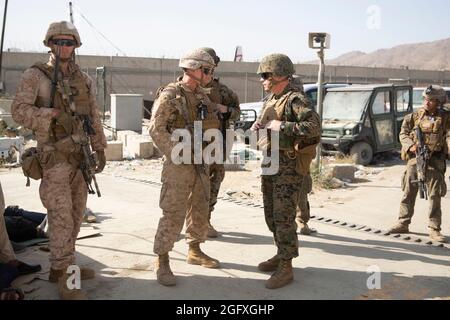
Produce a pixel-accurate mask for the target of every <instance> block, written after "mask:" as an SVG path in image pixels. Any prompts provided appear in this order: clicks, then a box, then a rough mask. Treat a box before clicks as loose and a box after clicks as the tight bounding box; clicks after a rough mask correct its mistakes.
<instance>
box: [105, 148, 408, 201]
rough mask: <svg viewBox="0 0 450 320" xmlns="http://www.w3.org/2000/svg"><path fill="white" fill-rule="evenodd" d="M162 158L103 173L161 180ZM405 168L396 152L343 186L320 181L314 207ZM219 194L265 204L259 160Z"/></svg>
mask: <svg viewBox="0 0 450 320" xmlns="http://www.w3.org/2000/svg"><path fill="white" fill-rule="evenodd" d="M322 161H323V162H322V165H323V168H324V169H323V170H326V167H327V166H328V165H329V164H333V163H350V161H349V160H348V159H344V160H336V159H334V158H333V157H324V158H323V160H322ZM162 163H163V161H162V158H155V159H150V160H131V161H110V162H108V163H107V166H106V168H105V171H104V173H107V174H112V175H117V176H122V177H131V178H139V179H148V180H153V181H160V180H161V171H162ZM403 170H404V162H403V161H402V160H401V159H400V156H399V154H398V153H396V152H392V153H385V154H381V155H378V156H377V157H376V158H375V159H374V161H373V164H372V165H370V166H367V167H363V166H357V171H356V173H355V179H353V180H352V181H345V182H342V184H341V185H339V186H335V187H334V188H332V189H328V188H323V187H321V186H320V185H318V184H317V183H315V184H314V186H313V192H312V193H311V194H310V195H309V197H310V202H311V205H312V207H322V206H323V205H324V204H325V203H327V202H329V201H330V200H333V201H334V200H335V199H341V200H342V201H343V200H344V198H345V196H346V195H347V194H348V193H349V192H350V189H349V188H348V187H350V186H351V187H352V189H353V188H355V187H357V186H358V184H359V183H366V182H374V181H377V180H379V179H381V180H386V179H388V180H389V183H394V184H395V183H398V185H400V177H401V174H402V172H403ZM219 196H222V197H225V198H228V197H231V198H234V199H236V200H246V201H252V202H255V203H262V193H261V176H260V162H259V161H247V162H245V170H238V171H233V170H231V171H230V170H227V171H226V174H225V179H224V181H223V182H222V186H221V189H220V192H219Z"/></svg>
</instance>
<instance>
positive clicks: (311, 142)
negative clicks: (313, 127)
mask: <svg viewBox="0 0 450 320" xmlns="http://www.w3.org/2000/svg"><path fill="white" fill-rule="evenodd" d="M302 97H303V95H302V93H301V92H300V91H289V92H287V93H286V94H285V95H283V96H282V97H280V98H279V99H274V98H275V97H274V95H273V94H272V95H271V96H270V97H269V98H268V99H267V101H266V102H265V103H264V109H263V111H262V113H261V116H260V118H259V119H258V120H259V121H260V122H261V123H263V124H264V125H265V124H267V122H269V121H270V120H278V121H288V122H297V119H295V118H292V117H290V116H289V114H288V112H286V111H287V108H290V107H291V106H292V103H293V101H294V100H295V99H297V98H302ZM267 138H268V143H267V147H268V148H270V135H268V137H267ZM319 142H320V137H318V138H299V137H295V136H288V135H285V134H283V133H280V140H279V149H280V151H282V152H283V153H284V154H285V155H287V156H288V157H289V158H291V159H292V160H294V159H295V160H296V166H295V170H296V172H297V173H298V174H300V175H303V176H304V175H307V174H309V171H310V170H309V168H310V165H311V162H312V159H314V157H315V156H316V147H317V145H318V144H319ZM258 143H259V144H260V143H261V142H260V141H259V142H258ZM263 143H264V142H263Z"/></svg>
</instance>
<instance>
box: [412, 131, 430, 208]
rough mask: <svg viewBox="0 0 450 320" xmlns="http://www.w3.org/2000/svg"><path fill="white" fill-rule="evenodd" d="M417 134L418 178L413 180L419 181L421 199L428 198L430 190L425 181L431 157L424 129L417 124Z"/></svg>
mask: <svg viewBox="0 0 450 320" xmlns="http://www.w3.org/2000/svg"><path fill="white" fill-rule="evenodd" d="M414 130H415V134H416V137H417V141H418V145H417V151H416V160H417V165H416V170H417V180H415V181H412V182H413V183H418V185H419V194H420V199H425V200H428V190H427V185H426V183H425V177H426V171H427V166H428V160H429V158H430V152H429V150H428V147H427V146H426V145H425V141H424V138H423V133H422V130H420V127H419V126H417V127H416V128H415V129H414Z"/></svg>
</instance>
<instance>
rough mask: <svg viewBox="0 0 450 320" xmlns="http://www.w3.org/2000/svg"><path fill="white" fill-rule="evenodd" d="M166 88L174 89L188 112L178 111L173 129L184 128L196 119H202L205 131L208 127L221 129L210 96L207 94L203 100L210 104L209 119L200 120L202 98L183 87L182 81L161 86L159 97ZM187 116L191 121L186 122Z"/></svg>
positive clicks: (172, 125) (182, 106) (177, 97)
mask: <svg viewBox="0 0 450 320" xmlns="http://www.w3.org/2000/svg"><path fill="white" fill-rule="evenodd" d="M164 90H173V91H174V93H175V96H176V98H175V99H177V100H180V104H181V106H180V107H181V108H186V110H185V111H186V112H185V113H186V114H185V116H183V114H181V112H180V111H179V112H177V113H176V116H175V119H174V120H173V122H172V124H171V127H172V128H173V129H183V128H186V126H187V125H193V123H194V121H201V122H202V129H203V131H206V130H208V129H219V127H220V122H219V120H218V119H217V117H216V115H215V112H214V110H213V109H212V105H211V103H210V101H209V98H208V97H207V96H206V95H205V96H204V97H203V99H206V101H203V102H205V103H206V104H207V106H208V115H207V119H205V120H200V118H199V117H198V106H199V105H200V104H201V103H202V99H200V98H199V97H197V94H196V93H193V92H189V91H187V90H185V89H184V88H183V86H182V85H181V83H180V82H176V83H169V84H168V85H167V86H165V87H164V88H160V89H159V90H158V93H157V97H156V98H158V97H159V95H160V94H161V93H162V91H164ZM185 117H187V118H188V119H187V120H188V121H189V123H188V124H187V123H186V120H185Z"/></svg>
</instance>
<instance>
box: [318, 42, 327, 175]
mask: <svg viewBox="0 0 450 320" xmlns="http://www.w3.org/2000/svg"><path fill="white" fill-rule="evenodd" d="M317 55H318V56H319V59H320V64H319V79H318V80H317V84H318V86H317V113H318V114H319V119H320V122H321V123H322V114H323V78H324V74H325V62H324V47H323V43H322V44H321V47H320V50H319V52H317ZM321 153H322V144H321V143H319V145H318V146H317V154H316V168H317V171H318V172H320V169H321V160H322V154H321Z"/></svg>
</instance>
